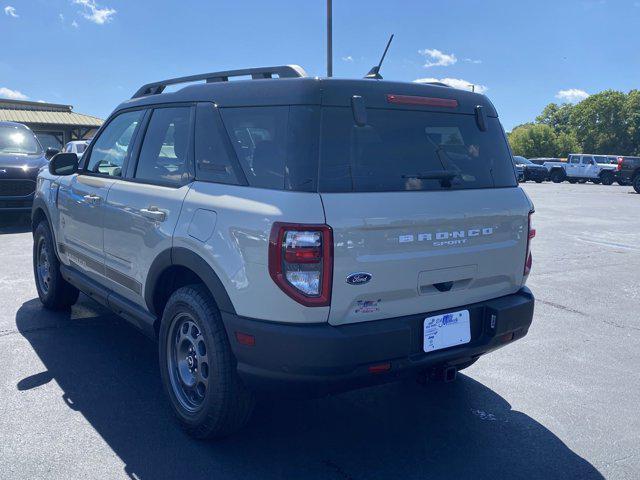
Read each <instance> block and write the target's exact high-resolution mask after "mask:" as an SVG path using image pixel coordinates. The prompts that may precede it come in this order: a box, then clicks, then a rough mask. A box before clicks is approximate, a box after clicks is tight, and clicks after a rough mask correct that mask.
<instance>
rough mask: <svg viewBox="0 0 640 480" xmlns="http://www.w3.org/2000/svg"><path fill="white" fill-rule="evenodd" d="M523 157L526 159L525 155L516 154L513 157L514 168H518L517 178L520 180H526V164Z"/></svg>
mask: <svg viewBox="0 0 640 480" xmlns="http://www.w3.org/2000/svg"><path fill="white" fill-rule="evenodd" d="M521 159H522V160H526V158H524V157H518V156H515V155H514V157H513V168H515V169H516V178H517V179H518V182H524V165H523V163H522V161H521Z"/></svg>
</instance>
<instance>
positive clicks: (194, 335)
mask: <svg viewBox="0 0 640 480" xmlns="http://www.w3.org/2000/svg"><path fill="white" fill-rule="evenodd" d="M167 364H168V371H169V379H170V380H171V387H172V388H173V391H174V393H175V394H176V398H177V399H178V401H179V402H180V405H181V406H182V408H184V409H185V410H186V411H188V412H197V411H198V410H199V409H200V408H202V404H203V403H204V398H205V396H206V393H207V387H208V385H209V357H208V355H207V346H206V344H205V342H204V338H203V336H202V332H200V329H199V328H198V326H197V325H196V323H195V320H194V319H193V317H192V316H191V315H190V314H189V313H187V312H182V313H179V314H178V315H176V316H175V317H174V318H173V320H172V322H171V327H170V332H169V336H168V337H167Z"/></svg>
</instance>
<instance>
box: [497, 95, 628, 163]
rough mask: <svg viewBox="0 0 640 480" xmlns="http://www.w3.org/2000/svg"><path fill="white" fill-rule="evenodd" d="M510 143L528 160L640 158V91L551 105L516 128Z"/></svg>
mask: <svg viewBox="0 0 640 480" xmlns="http://www.w3.org/2000/svg"><path fill="white" fill-rule="evenodd" d="M509 143H510V144H511V148H512V150H513V154H514V155H521V156H523V157H527V158H532V157H566V156H567V155H569V153H594V154H605V155H607V154H608V155H638V153H639V151H640V90H631V91H630V92H629V93H623V92H618V91H615V90H605V91H604V92H600V93H597V94H595V95H591V96H589V97H587V98H586V99H584V100H582V101H581V102H579V103H576V104H571V103H564V104H561V105H558V104H556V103H550V104H549V105H547V106H546V107H545V108H544V110H543V111H542V113H541V114H540V115H538V116H537V117H536V120H535V122H532V123H525V124H523V125H518V126H517V127H515V128H514V129H513V130H512V131H511V132H510V133H509Z"/></svg>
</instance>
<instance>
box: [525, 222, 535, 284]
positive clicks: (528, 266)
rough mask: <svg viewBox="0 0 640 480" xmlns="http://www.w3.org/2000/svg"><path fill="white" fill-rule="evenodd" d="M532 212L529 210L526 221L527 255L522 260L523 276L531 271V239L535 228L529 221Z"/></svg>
mask: <svg viewBox="0 0 640 480" xmlns="http://www.w3.org/2000/svg"><path fill="white" fill-rule="evenodd" d="M532 215H533V212H529V221H528V230H529V231H528V233H527V256H526V257H525V261H524V276H525V277H526V276H527V275H529V273H530V272H531V266H532V264H533V256H532V255H531V240H532V239H533V238H534V237H535V236H536V229H535V228H533V226H532V223H531V216H532Z"/></svg>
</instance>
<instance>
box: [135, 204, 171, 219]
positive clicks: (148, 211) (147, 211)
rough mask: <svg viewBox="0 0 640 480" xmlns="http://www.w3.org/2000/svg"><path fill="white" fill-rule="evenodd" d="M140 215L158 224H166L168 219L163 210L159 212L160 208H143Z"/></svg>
mask: <svg viewBox="0 0 640 480" xmlns="http://www.w3.org/2000/svg"><path fill="white" fill-rule="evenodd" d="M140 214H141V215H142V216H143V217H145V218H148V219H150V220H154V221H156V222H164V221H165V220H166V219H167V214H166V213H165V212H163V211H162V210H159V209H158V207H154V206H150V207H149V208H141V209H140Z"/></svg>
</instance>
